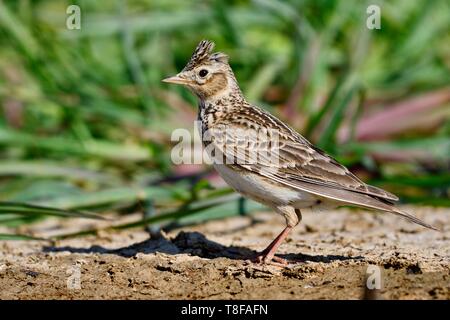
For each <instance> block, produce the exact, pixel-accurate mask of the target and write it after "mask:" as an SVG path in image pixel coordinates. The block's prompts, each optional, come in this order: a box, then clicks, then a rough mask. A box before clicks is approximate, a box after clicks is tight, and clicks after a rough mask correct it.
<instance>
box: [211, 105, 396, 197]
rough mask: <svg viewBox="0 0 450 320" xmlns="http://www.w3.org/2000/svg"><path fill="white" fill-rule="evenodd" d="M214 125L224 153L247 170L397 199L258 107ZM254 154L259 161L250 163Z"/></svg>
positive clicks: (225, 118) (292, 182)
mask: <svg viewBox="0 0 450 320" xmlns="http://www.w3.org/2000/svg"><path fill="white" fill-rule="evenodd" d="M214 128H220V130H217V131H218V134H216V136H217V135H221V137H220V139H216V140H217V141H223V142H225V143H224V144H223V148H222V150H221V152H222V153H223V154H224V155H226V156H230V155H231V156H232V157H234V158H235V159H236V161H237V164H240V165H246V164H248V165H247V166H244V167H245V168H246V169H248V170H251V171H255V172H260V171H264V172H266V173H267V172H270V175H271V176H273V177H277V178H279V179H282V180H283V181H286V182H289V183H291V184H295V183H297V182H299V181H300V182H306V183H310V184H314V185H318V186H324V187H330V188H332V189H338V190H346V191H351V192H356V193H361V194H367V195H370V196H373V197H376V198H380V199H383V200H386V201H388V202H393V201H397V200H398V198H397V197H396V196H395V195H393V194H391V193H389V192H387V191H384V190H382V189H380V188H377V187H373V186H370V185H367V184H365V183H364V182H362V181H361V180H360V179H359V178H358V177H356V176H355V175H354V174H352V173H351V172H350V171H349V170H348V169H347V168H346V167H344V166H343V165H341V164H339V163H338V162H337V161H336V160H335V159H334V158H332V157H331V156H329V155H327V154H326V153H325V152H323V151H322V150H320V149H318V148H316V147H315V146H313V145H312V144H311V143H310V142H309V141H308V140H306V139H305V138H304V137H303V136H301V135H300V134H299V133H297V132H296V131H294V130H293V129H291V128H290V127H288V126H286V125H285V124H284V123H282V122H281V121H280V120H278V119H277V118H275V117H274V116H272V115H270V114H268V113H266V112H265V111H263V110H261V109H259V108H258V109H254V111H253V113H252V114H249V113H247V112H245V111H241V112H234V113H232V114H230V115H229V116H227V117H224V118H223V119H221V120H220V122H218V123H217V124H216V125H215V127H214ZM230 129H231V130H230ZM252 135H254V136H257V137H256V138H257V139H254V138H252ZM246 139H247V140H246ZM218 145H219V144H218ZM219 149H220V146H219ZM267 151H268V152H267ZM255 154H256V155H257V159H256V161H253V162H252V163H249V161H248V160H249V159H250V160H252V159H251V156H253V157H254V155H255ZM274 160H276V161H274ZM246 162H247V163H246Z"/></svg>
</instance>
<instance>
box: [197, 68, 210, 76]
mask: <svg viewBox="0 0 450 320" xmlns="http://www.w3.org/2000/svg"><path fill="white" fill-rule="evenodd" d="M198 74H199V76H200V77H202V78H204V77H206V75H207V74H208V70H206V69H202V70H200V72H199V73H198Z"/></svg>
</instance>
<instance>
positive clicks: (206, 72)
mask: <svg viewBox="0 0 450 320" xmlns="http://www.w3.org/2000/svg"><path fill="white" fill-rule="evenodd" d="M213 48H214V44H213V43H212V42H210V41H207V40H203V41H201V42H200V43H199V44H198V46H197V48H196V49H195V51H194V53H193V55H192V57H191V59H190V60H189V62H188V64H187V65H186V67H185V68H184V69H183V70H182V71H181V72H180V73H178V74H177V75H176V76H173V77H170V78H167V79H164V80H163V81H164V82H168V83H175V84H182V85H184V86H186V87H187V88H189V89H190V90H191V91H192V92H193V93H194V94H195V95H197V97H198V99H199V112H198V118H199V120H200V121H201V129H200V130H201V134H202V137H203V142H204V145H205V147H207V148H209V149H211V150H214V152H212V153H213V154H212V157H213V158H214V167H215V168H216V170H217V171H218V172H219V174H220V175H221V177H222V178H223V179H224V180H225V181H226V182H227V183H228V184H229V185H230V186H231V187H232V188H233V189H235V190H236V191H237V192H239V193H241V194H242V195H244V196H246V197H248V198H251V199H253V200H255V201H258V202H260V203H263V204H265V205H267V206H269V207H271V208H273V209H274V210H275V211H276V212H277V213H279V214H281V215H282V216H284V218H285V219H286V228H285V229H284V230H283V231H282V232H281V233H280V235H279V236H278V237H276V238H275V240H274V241H273V242H272V243H271V244H270V245H269V246H268V247H267V248H266V249H265V250H263V251H262V252H261V253H260V254H259V255H258V256H257V257H256V258H255V260H256V261H259V262H263V263H271V262H279V263H285V261H284V260H283V259H281V258H279V257H276V256H275V252H276V250H277V249H278V247H279V245H280V244H281V243H282V242H283V240H284V239H285V238H286V236H287V235H288V233H289V231H290V230H292V228H293V227H295V226H296V225H297V224H298V223H299V222H300V220H301V218H302V216H301V212H300V209H303V208H312V207H317V206H322V207H323V206H325V207H336V206H340V205H353V206H359V207H363V208H367V209H375V210H380V211H385V212H391V213H394V214H397V215H400V216H402V217H404V218H406V219H408V220H410V221H412V222H415V223H417V224H420V225H422V226H424V227H427V228H430V229H435V228H434V227H433V226H431V225H429V224H427V223H425V222H423V221H421V220H419V219H418V218H416V217H414V216H413V215H411V214H409V213H407V212H404V211H402V210H400V209H399V208H397V207H395V206H394V202H395V201H397V200H398V198H397V197H396V196H395V195H393V194H391V193H389V192H387V191H384V190H382V189H379V188H377V187H373V186H370V185H367V184H365V183H364V182H362V181H361V180H360V179H359V178H358V177H356V176H355V175H353V174H352V173H351V172H350V171H349V170H348V169H347V168H346V167H344V166H343V165H341V164H339V163H338V162H337V161H336V160H335V159H333V158H332V157H331V156H329V155H327V154H326V153H325V152H324V151H322V150H320V149H318V148H317V147H315V146H314V145H313V144H311V143H310V142H309V141H308V140H306V139H305V138H304V137H303V136H302V135H300V134H299V133H297V132H296V131H294V130H293V129H292V128H290V127H289V126H288V125H286V124H285V123H283V122H282V121H280V120H279V119H277V118H276V117H274V116H273V115H271V114H270V113H268V112H266V111H265V110H263V109H261V108H259V107H257V106H254V105H252V104H250V103H249V102H247V101H246V100H245V98H244V96H243V94H242V92H241V90H240V88H239V85H238V83H237V81H236V78H235V76H234V74H233V71H232V69H231V67H230V65H229V64H228V56H227V55H225V54H224V53H220V52H217V53H212V50H213ZM255 132H256V134H255ZM261 132H262V133H263V134H260V133H261ZM211 146H212V147H213V148H211ZM255 155H256V157H255ZM273 155H276V156H275V157H274V156H273ZM220 160H224V161H220Z"/></svg>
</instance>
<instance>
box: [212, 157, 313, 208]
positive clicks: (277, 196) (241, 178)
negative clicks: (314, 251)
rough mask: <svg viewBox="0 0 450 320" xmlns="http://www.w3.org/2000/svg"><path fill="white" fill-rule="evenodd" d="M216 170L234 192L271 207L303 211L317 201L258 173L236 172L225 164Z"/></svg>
mask: <svg viewBox="0 0 450 320" xmlns="http://www.w3.org/2000/svg"><path fill="white" fill-rule="evenodd" d="M214 168H215V169H216V170H217V172H218V173H219V175H220V176H221V177H222V179H223V180H225V182H226V183H228V185H229V186H230V187H232V188H233V189H234V190H236V191H238V192H239V193H241V194H242V195H244V196H246V197H249V198H250V199H252V200H255V201H258V202H262V203H264V204H266V205H269V206H282V205H293V206H294V207H296V208H299V209H301V208H307V207H311V206H313V205H314V204H315V203H316V201H317V197H316V196H314V195H313V194H311V193H308V192H303V191H301V190H296V189H293V188H290V187H288V186H282V185H279V184H278V183H276V182H271V181H270V180H269V179H268V178H265V177H261V176H260V175H258V174H256V173H249V172H236V171H235V170H233V169H231V168H229V167H227V166H226V165H223V164H216V165H214Z"/></svg>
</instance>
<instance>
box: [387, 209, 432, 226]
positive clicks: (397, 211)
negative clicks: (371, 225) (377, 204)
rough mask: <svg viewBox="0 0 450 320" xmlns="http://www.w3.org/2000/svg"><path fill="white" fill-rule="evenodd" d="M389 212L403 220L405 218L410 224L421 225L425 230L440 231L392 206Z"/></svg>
mask: <svg viewBox="0 0 450 320" xmlns="http://www.w3.org/2000/svg"><path fill="white" fill-rule="evenodd" d="M391 212H392V213H394V214H397V215H399V216H401V217H403V218H405V219H407V220H409V221H411V222H414V223H417V224H419V225H421V226H423V227H425V228H428V229H432V230H436V231H441V230H440V229H439V228H436V227H434V226H432V225H431V224H428V223H426V222H424V221H422V220H420V219H419V218H417V217H416V216H413V215H412V214H410V213H408V212H405V211H403V210H400V209H399V208H396V207H394V206H392V211H391Z"/></svg>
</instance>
